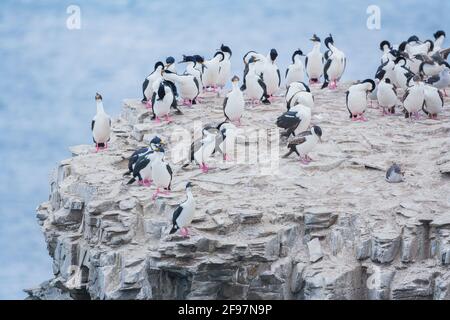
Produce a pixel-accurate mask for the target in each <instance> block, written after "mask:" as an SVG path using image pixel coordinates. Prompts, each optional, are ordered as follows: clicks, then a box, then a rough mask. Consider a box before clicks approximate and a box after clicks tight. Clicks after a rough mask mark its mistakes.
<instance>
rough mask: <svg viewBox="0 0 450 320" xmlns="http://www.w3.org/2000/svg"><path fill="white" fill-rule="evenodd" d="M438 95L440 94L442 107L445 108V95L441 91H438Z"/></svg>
mask: <svg viewBox="0 0 450 320" xmlns="http://www.w3.org/2000/svg"><path fill="white" fill-rule="evenodd" d="M438 93H439V97H440V98H441V103H442V104H441V105H442V106H444V95H443V94H442V92H440V91H439V90H438Z"/></svg>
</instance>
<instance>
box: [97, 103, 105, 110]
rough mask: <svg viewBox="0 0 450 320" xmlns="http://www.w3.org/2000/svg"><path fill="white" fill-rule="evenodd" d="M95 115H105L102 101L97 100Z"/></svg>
mask: <svg viewBox="0 0 450 320" xmlns="http://www.w3.org/2000/svg"><path fill="white" fill-rule="evenodd" d="M97 113H105V109H103V101H102V100H97Z"/></svg>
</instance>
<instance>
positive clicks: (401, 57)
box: [394, 56, 406, 64]
mask: <svg viewBox="0 0 450 320" xmlns="http://www.w3.org/2000/svg"><path fill="white" fill-rule="evenodd" d="M400 61H404V62H406V59H405V58H404V57H403V56H398V57H397V58H396V59H395V61H394V63H395V64H398V63H399V62H400Z"/></svg>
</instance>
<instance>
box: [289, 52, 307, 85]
mask: <svg viewBox="0 0 450 320" xmlns="http://www.w3.org/2000/svg"><path fill="white" fill-rule="evenodd" d="M303 56H304V54H303V52H302V50H300V49H298V50H296V51H295V52H294V53H293V54H292V64H290V65H289V66H288V68H287V69H286V75H285V78H286V88H287V87H288V86H289V85H290V84H291V83H292V82H295V81H300V82H303V81H304V78H305V67H304V66H303V62H302V59H301V57H303Z"/></svg>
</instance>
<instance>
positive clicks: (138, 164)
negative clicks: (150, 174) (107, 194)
mask: <svg viewBox="0 0 450 320" xmlns="http://www.w3.org/2000/svg"><path fill="white" fill-rule="evenodd" d="M149 163H150V160H149V159H147V158H146V157H142V156H141V157H139V159H138V160H137V162H136V165H135V166H134V170H133V176H135V177H136V176H138V175H139V173H140V172H141V170H142V169H144V168H145V167H146V166H148V164H149Z"/></svg>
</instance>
